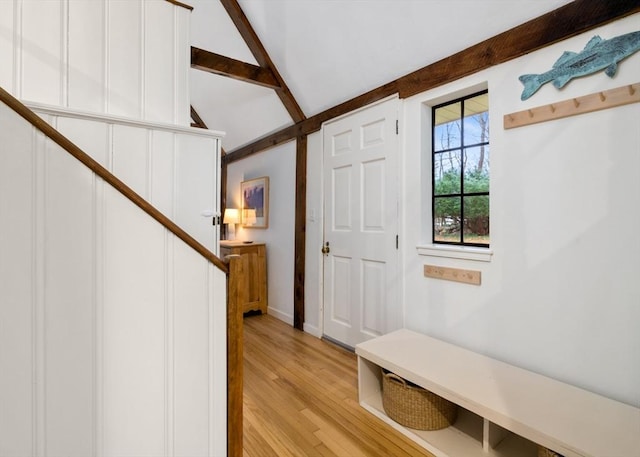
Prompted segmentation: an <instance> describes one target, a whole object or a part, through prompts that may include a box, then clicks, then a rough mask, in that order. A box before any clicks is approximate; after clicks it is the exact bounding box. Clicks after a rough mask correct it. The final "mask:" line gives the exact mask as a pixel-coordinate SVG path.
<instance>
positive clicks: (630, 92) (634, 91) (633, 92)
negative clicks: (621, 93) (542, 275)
mask: <svg viewBox="0 0 640 457" xmlns="http://www.w3.org/2000/svg"><path fill="white" fill-rule="evenodd" d="M635 93H636V90H635V89H634V88H633V86H632V85H631V84H629V95H633V94H635Z"/></svg>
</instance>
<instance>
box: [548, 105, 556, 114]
mask: <svg viewBox="0 0 640 457" xmlns="http://www.w3.org/2000/svg"><path fill="white" fill-rule="evenodd" d="M549 108H550V109H551V112H552V113H555V112H556V107H555V106H553V103H552V104H550V105H549Z"/></svg>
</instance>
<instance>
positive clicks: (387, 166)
mask: <svg viewBox="0 0 640 457" xmlns="http://www.w3.org/2000/svg"><path fill="white" fill-rule="evenodd" d="M397 106H398V101H397V99H393V100H389V101H385V102H383V103H379V104H377V105H374V106H373V107H370V108H367V109H365V110H361V111H358V112H356V113H354V114H352V115H350V116H348V117H344V118H341V119H339V120H337V121H335V122H332V123H329V124H326V125H325V126H324V127H323V141H324V147H323V148H324V188H325V196H324V205H325V218H324V221H325V227H324V232H325V233H324V235H325V241H326V242H328V243H329V248H330V252H329V253H327V254H326V255H325V260H324V278H325V280H324V308H323V309H324V311H323V312H324V326H323V328H324V334H325V336H327V337H329V338H331V339H333V340H336V341H338V342H340V343H342V344H345V345H346V346H350V347H353V346H355V345H356V344H358V343H359V342H361V341H365V340H367V339H370V338H373V337H375V336H378V335H382V334H384V333H386V332H388V331H390V330H393V329H394V328H395V326H396V322H397V321H398V319H397V316H398V312H399V306H398V300H397V290H398V288H397V285H396V284H395V283H391V282H390V279H391V278H396V277H397V275H396V274H394V273H395V271H396V265H397V259H396V257H397V251H396V246H395V239H396V233H397V216H398V215H397V189H396V187H397V185H396V173H397V158H396V156H397V135H396V131H395V128H396V117H397Z"/></svg>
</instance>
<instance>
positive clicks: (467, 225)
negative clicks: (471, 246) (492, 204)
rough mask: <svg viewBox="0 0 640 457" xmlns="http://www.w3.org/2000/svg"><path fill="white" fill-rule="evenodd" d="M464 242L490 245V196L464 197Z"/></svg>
mask: <svg viewBox="0 0 640 457" xmlns="http://www.w3.org/2000/svg"><path fill="white" fill-rule="evenodd" d="M464 242H465V243H479V244H486V245H488V244H489V196H488V195H480V196H475V197H464Z"/></svg>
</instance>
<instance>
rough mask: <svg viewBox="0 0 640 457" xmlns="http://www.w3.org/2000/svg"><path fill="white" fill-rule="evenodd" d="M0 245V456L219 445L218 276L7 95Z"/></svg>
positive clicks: (221, 295) (222, 405)
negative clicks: (16, 109)
mask: <svg viewBox="0 0 640 457" xmlns="http://www.w3.org/2000/svg"><path fill="white" fill-rule="evenodd" d="M2 3H7V2H2ZM42 3H50V2H42ZM51 3H54V2H51ZM0 17H2V15H0ZM0 253H1V255H0V457H22V456H25V457H26V456H35V455H51V456H66V457H76V456H77V457H88V456H103V457H109V456H114V457H115V456H123V455H126V456H142V455H154V456H174V455H185V456H186V455H188V456H191V457H198V456H220V455H225V454H226V369H225V367H226V332H225V328H226V324H225V323H226V311H225V309H226V276H225V274H224V273H223V272H221V271H220V270H219V269H217V268H216V267H215V266H213V265H212V264H211V263H209V262H208V261H207V260H206V259H204V258H202V257H201V256H199V255H198V254H196V253H195V252H194V251H193V250H192V249H191V248H190V247H188V246H187V245H186V244H185V243H183V242H182V241H181V240H180V239H178V238H176V237H175V236H174V235H173V234H172V233H170V232H169V231H168V230H166V229H165V228H164V227H162V226H161V225H160V224H159V223H157V222H156V221H155V220H154V219H152V218H151V217H150V216H148V215H147V214H146V213H144V212H142V211H141V210H140V209H139V208H138V207H136V206H135V205H133V204H132V203H131V202H130V201H129V200H127V199H126V198H125V197H123V196H122V195H121V194H120V193H118V192H117V191H115V190H114V189H113V188H111V187H110V186H109V185H108V184H106V183H105V182H104V181H103V180H102V179H101V178H99V177H97V176H96V175H95V174H94V173H93V172H92V171H90V170H89V169H87V168H85V167H84V166H83V165H82V164H81V163H80V162H78V161H77V160H76V159H74V158H73V157H71V156H70V155H69V154H68V153H66V152H65V151H63V150H61V148H60V147H59V146H57V145H56V144H55V143H53V142H51V141H50V140H48V139H46V138H45V137H44V135H43V134H42V133H40V132H39V131H37V130H36V129H35V128H34V127H32V126H31V125H30V124H28V123H27V122H26V121H24V120H23V119H22V118H20V117H19V116H18V115H16V114H15V113H14V112H13V111H11V110H9V109H8V108H7V107H6V106H5V105H4V104H0Z"/></svg>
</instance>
